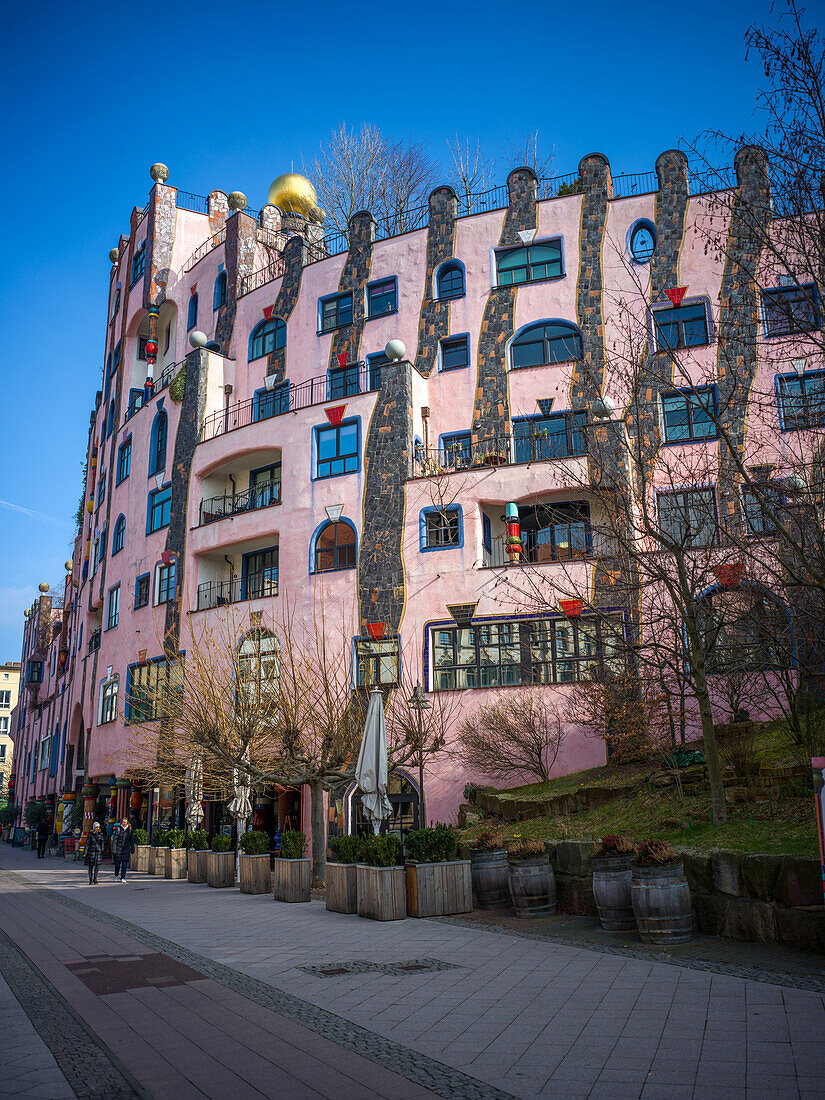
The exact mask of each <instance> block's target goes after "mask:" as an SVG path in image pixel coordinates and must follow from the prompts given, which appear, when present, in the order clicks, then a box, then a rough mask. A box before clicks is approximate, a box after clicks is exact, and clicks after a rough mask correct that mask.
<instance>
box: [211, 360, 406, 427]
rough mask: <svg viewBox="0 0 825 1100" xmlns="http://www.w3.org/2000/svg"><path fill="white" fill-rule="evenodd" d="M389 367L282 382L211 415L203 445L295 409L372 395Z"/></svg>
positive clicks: (364, 367) (348, 369)
mask: <svg viewBox="0 0 825 1100" xmlns="http://www.w3.org/2000/svg"><path fill="white" fill-rule="evenodd" d="M390 366H391V364H387V363H384V364H382V365H381V366H380V367H366V366H364V365H361V364H359V366H358V369H357V370H356V368H355V367H354V366H353V367H352V368H347V370H346V374H341V375H340V376H339V375H337V374H332V375H329V374H322V375H320V376H319V377H318V378H310V379H308V380H307V381H306V382H299V383H297V384H296V385H292V384H289V385H287V383H286V382H283V383H280V384H279V385H276V386H275V387H274V388H273V389H271V390H267V391H266V392H265V393H263V392H261V393H259V394H258V395H256V396H255V397H248V398H246V400H245V401H239V402H238V403H237V404H236V405H230V406H229V407H228V408H226V409H221V410H220V411H219V412H216V413H212V415H211V416H208V417H207V418H206V419H205V420H204V422H203V427H202V428H201V443H203V442H205V441H206V440H207V439H215V438H216V437H217V436H219V435H225V434H226V433H227V432H234V431H237V429H238V428H246V427H248V426H249V425H250V424H256V423H257V422H258V421H259V420H269V419H271V418H272V417H273V416H281V415H282V414H283V413H288V412H295V411H296V409H306V408H309V406H310V405H325V404H327V403H328V402H330V401H346V400H347V398H349V397H355V396H357V395H358V394H360V393H370V392H372V391H374V390H377V389H378V387H379V385H380V383H381V371H382V370H388V369H389V368H390Z"/></svg>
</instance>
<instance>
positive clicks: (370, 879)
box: [356, 835, 407, 920]
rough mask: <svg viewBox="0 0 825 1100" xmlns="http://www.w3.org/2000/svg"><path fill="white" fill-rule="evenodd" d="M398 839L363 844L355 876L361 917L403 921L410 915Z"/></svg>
mask: <svg viewBox="0 0 825 1100" xmlns="http://www.w3.org/2000/svg"><path fill="white" fill-rule="evenodd" d="M400 862H401V841H400V840H399V839H398V837H397V836H391V835H387V836H370V837H367V839H366V840H365V841H364V846H363V849H362V851H361V859H360V861H359V863H358V865H357V866H358V870H357V872H356V875H357V879H358V916H359V917H369V918H370V919H371V920H403V919H404V918H405V917H406V915H407V879H406V874H405V872H404V868H403V867H401V866H399V864H400Z"/></svg>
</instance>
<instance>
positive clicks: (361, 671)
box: [355, 638, 401, 688]
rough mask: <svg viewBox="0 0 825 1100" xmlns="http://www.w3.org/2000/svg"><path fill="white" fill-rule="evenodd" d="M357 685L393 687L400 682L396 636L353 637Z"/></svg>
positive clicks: (399, 656) (399, 655)
mask: <svg viewBox="0 0 825 1100" xmlns="http://www.w3.org/2000/svg"><path fill="white" fill-rule="evenodd" d="M355 680H356V686H357V687H370V688H372V687H393V686H395V685H397V684H399V683H400V682H401V652H400V649H399V645H398V638H380V639H378V640H377V641H375V640H373V639H372V638H356V639H355Z"/></svg>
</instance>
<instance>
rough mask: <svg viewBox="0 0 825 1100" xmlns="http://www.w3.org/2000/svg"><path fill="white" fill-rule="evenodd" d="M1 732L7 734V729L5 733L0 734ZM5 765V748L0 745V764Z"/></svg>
mask: <svg viewBox="0 0 825 1100" xmlns="http://www.w3.org/2000/svg"><path fill="white" fill-rule="evenodd" d="M2 732H5V733H8V730H7V729H6V730H5V731H4V730H0V733H2ZM5 763H6V746H5V744H3V745H0V764H5Z"/></svg>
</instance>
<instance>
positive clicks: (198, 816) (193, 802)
mask: <svg viewBox="0 0 825 1100" xmlns="http://www.w3.org/2000/svg"><path fill="white" fill-rule="evenodd" d="M202 798H203V761H202V760H201V759H200V757H199V756H196V757H195V759H194V760H193V761H192V763H191V764H188V765H187V767H186V828H187V829H199V828H200V827H201V822H202V821H203V806H201V799H202Z"/></svg>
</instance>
